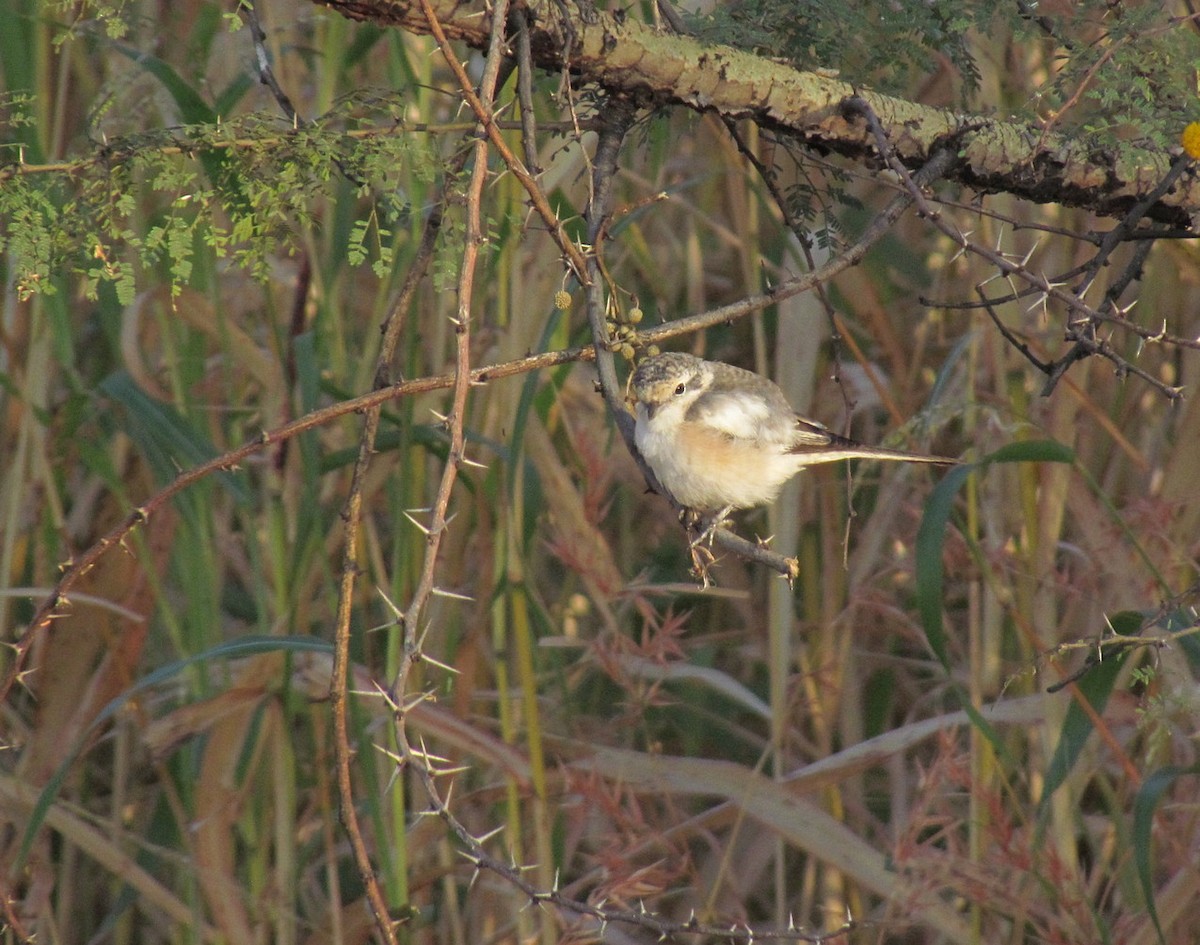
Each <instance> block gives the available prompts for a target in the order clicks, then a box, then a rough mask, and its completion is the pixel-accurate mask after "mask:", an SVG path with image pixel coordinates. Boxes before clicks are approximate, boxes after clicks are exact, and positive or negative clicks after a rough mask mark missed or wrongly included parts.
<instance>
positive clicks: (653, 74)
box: [327, 0, 1200, 228]
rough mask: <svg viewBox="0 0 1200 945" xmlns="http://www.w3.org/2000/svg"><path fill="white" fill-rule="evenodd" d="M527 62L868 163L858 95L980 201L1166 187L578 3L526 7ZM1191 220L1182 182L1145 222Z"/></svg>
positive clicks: (1124, 203) (479, 29) (487, 17)
mask: <svg viewBox="0 0 1200 945" xmlns="http://www.w3.org/2000/svg"><path fill="white" fill-rule="evenodd" d="M327 5H328V6H329V7H331V8H333V9H334V10H337V11H338V12H340V13H342V14H343V15H345V16H347V17H351V18H353V19H358V20H369V21H371V22H374V23H377V24H379V25H394V26H398V27H400V28H402V29H405V30H409V31H411V32H415V33H427V32H428V31H429V25H428V21H427V20H426V18H425V16H424V14H423V13H422V11H421V8H420V6H419V4H418V3H417V2H416V0H330V2H329V3H328V4H327ZM516 7H517V8H518V9H521V10H523V11H524V12H525V15H526V18H527V20H528V24H529V26H528V29H529V45H530V51H531V55H532V57H533V61H534V63H535V64H536V65H538V66H540V67H541V68H544V69H548V70H561V69H567V70H569V71H570V72H572V73H573V74H575V75H577V76H578V77H579V78H580V79H582V80H583V81H585V82H591V83H595V84H596V85H599V86H601V87H603V88H604V89H605V90H606V91H608V92H610V93H620V94H624V95H630V96H636V97H638V98H640V99H641V100H643V101H645V102H646V103H647V104H654V105H664V104H672V103H673V104H677V105H684V106H688V107H691V108H696V109H701V110H706V111H713V112H716V113H718V114H720V115H722V116H724V117H729V118H749V119H753V120H755V121H756V122H758V123H759V124H760V125H761V126H762V127H764V128H767V129H770V130H772V131H774V132H775V133H777V134H779V135H782V136H784V137H787V138H790V139H792V140H794V141H796V142H797V143H804V144H809V145H812V146H814V147H818V148H821V149H824V150H828V151H834V152H837V153H840V154H843V155H846V156H849V157H851V158H855V159H859V160H871V161H874V160H877V158H878V155H877V152H876V151H875V145H874V140H873V136H872V134H871V131H870V129H869V128H868V127H867V124H866V122H865V121H863V120H862V117H861V115H860V114H858V113H856V112H855V111H854V110H852V109H851V110H847V109H846V108H845V107H844V103H846V102H847V101H849V100H851V99H853V98H855V97H861V98H862V99H864V100H865V101H867V102H868V103H869V105H870V107H871V109H872V111H873V112H874V113H875V114H876V115H878V116H879V119H880V121H881V122H882V123H883V125H884V127H885V128H886V130H887V134H888V140H889V141H890V142H891V143H892V148H893V150H894V152H895V154H896V156H897V157H898V158H899V159H900V160H901V161H903V162H904V164H905V166H907V167H908V168H910V169H914V168H917V167H920V166H921V165H922V164H924V163H925V162H926V161H927V160H928V159H929V157H930V155H931V154H933V153H934V152H935V151H937V150H938V149H939V148H942V147H945V146H947V145H952V146H953V148H954V151H955V154H956V159H955V161H954V164H953V167H951V169H950V170H949V172H948V173H947V175H946V176H947V178H948V179H951V180H956V181H958V182H959V183H961V184H965V185H967V186H969V187H973V188H975V189H977V190H980V191H988V192H1005V193H1010V194H1013V195H1015V196H1018V197H1021V198H1024V199H1026V200H1032V201H1035V202H1038V203H1059V204H1064V205H1067V206H1075V207H1085V208H1087V209H1089V210H1091V211H1093V212H1094V213H1097V214H1101V215H1104V216H1121V215H1123V214H1124V213H1125V212H1126V211H1128V210H1129V208H1130V207H1131V206H1133V205H1134V204H1136V203H1137V202H1138V201H1139V200H1140V199H1142V198H1143V197H1144V196H1145V195H1146V194H1149V193H1151V192H1152V191H1153V190H1154V188H1155V186H1156V185H1157V184H1158V183H1159V182H1160V181H1161V180H1162V179H1163V178H1164V177H1165V175H1166V174H1167V172H1168V170H1169V168H1170V165H1171V159H1172V155H1171V154H1168V153H1166V152H1164V151H1157V150H1150V149H1147V148H1144V147H1140V146H1137V145H1133V144H1121V145H1113V146H1109V147H1096V146H1094V144H1093V143H1091V142H1089V141H1087V140H1085V139H1083V138H1078V137H1069V136H1066V135H1061V134H1056V133H1046V132H1045V130H1044V129H1043V128H1041V127H1038V126H1036V125H1032V124H1028V125H1026V124H1019V123H1013V122H1005V121H1000V120H997V119H993V118H987V117H980V116H973V115H967V114H961V113H957V112H953V111H951V110H948V109H942V108H931V107H929V106H925V105H921V104H918V103H915V102H909V101H906V100H903V99H898V98H893V97H889V96H886V95H879V94H875V93H872V92H870V91H867V90H864V89H858V88H855V87H854V86H852V85H850V84H848V83H846V82H843V81H840V80H839V79H837V78H833V77H830V76H827V75H825V74H823V73H818V72H805V71H802V70H800V69H796V68H793V67H792V66H789V65H785V64H782V63H779V62H775V61H772V60H770V59H767V58H765V57H762V56H757V55H755V54H753V53H750V52H745V51H742V50H737V49H733V48H731V47H728V46H716V45H708V44H704V43H700V42H697V41H696V40H694V39H691V38H688V37H685V36H678V35H670V34H666V33H662V32H659V31H657V30H655V29H654V28H653V27H651V26H648V25H646V24H644V23H641V22H638V21H636V20H634V19H633V18H631V17H630V18H622V19H620V20H618V19H617V18H615V17H613V16H611V15H610V14H607V13H603V12H600V11H597V10H594V9H592V8H591V5H590V4H588V3H580V4H573V5H572V4H560V3H555V2H553V0H525V2H523V3H521V4H518V5H516ZM490 9H491V8H490V5H488V4H486V3H484V2H481V0H470V2H456V0H435V2H434V3H433V10H434V13H435V14H436V16H437V19H438V21H439V22H440V23H441V24H442V26H443V28H444V29H445V32H446V34H447V36H449V37H451V38H454V39H459V40H462V41H463V42H465V43H467V44H469V45H471V46H473V47H475V48H480V49H482V48H484V47H485V46H486V44H487V40H488V33H489V29H490V22H491V14H490ZM1197 214H1200V181H1198V180H1197V179H1196V177H1195V175H1194V174H1188V175H1185V176H1184V178H1183V179H1181V180H1180V181H1178V182H1177V183H1176V185H1175V186H1174V187H1173V188H1172V189H1171V190H1170V192H1169V193H1166V194H1164V195H1163V196H1162V197H1161V198H1160V199H1158V200H1157V201H1155V203H1154V205H1153V206H1152V207H1151V208H1150V209H1149V211H1148V212H1147V213H1146V216H1148V217H1150V218H1151V219H1155V220H1158V221H1160V222H1164V223H1169V224H1171V225H1173V226H1181V227H1189V228H1191V227H1192V225H1193V218H1195V217H1196V216H1197Z"/></svg>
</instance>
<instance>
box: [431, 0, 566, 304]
mask: <svg viewBox="0 0 1200 945" xmlns="http://www.w3.org/2000/svg"><path fill="white" fill-rule="evenodd" d="M420 6H421V11H422V13H423V14H424V15H425V19H426V20H427V21H428V23H429V32H430V34H431V35H432V36H433V38H434V39H435V40H436V41H437V44H438V48H439V49H441V51H442V55H443V56H444V57H445V59H446V64H447V65H448V66H449V67H450V71H451V72H453V73H454V76H455V78H456V79H458V84H459V87H460V88H461V89H462V93H463V98H465V99H466V102H467V105H469V106H470V108H471V111H473V112H474V113H475V117H476V118H477V119H478V120H479V123H480V125H482V126H483V130H484V132H485V133H486V134H487V137H488V140H489V141H491V143H492V146H493V147H495V149H496V153H497V154H499V155H500V159H501V160H502V161H504V164H505V166H506V167H507V168H508V169H509V171H510V172H511V173H512V175H513V176H514V177H515V178H516V179H517V181H518V182H519V183H520V184H521V186H522V187H524V188H525V192H526V193H527V194H529V200H530V202H531V203H532V204H533V208H534V210H536V211H537V214H538V216H540V217H541V218H542V222H544V223H545V224H546V226H547V228H548V229H549V230H550V235H551V237H553V239H554V242H555V243H556V244H558V248H559V250H560V251H561V252H562V254H563V256H564V257H565V258H566V260H567V262H568V263H570V265H571V269H572V270H573V271H574V273H575V276H576V278H577V279H579V281H580V282H581V283H582V284H584V285H587V280H588V275H587V260H586V259H585V258H584V254H583V251H582V250H581V249H580V248H579V247H578V246H576V245H575V244H574V243H572V242H571V238H570V237H569V236H568V235H567V232H566V230H564V229H563V225H562V222H561V221H560V220H559V219H558V215H557V214H556V213H555V212H554V208H553V207H551V206H550V201H549V200H548V199H547V198H546V194H545V192H544V191H543V190H542V188H541V186H540V185H539V184H538V182H537V181H536V180H534V178H533V176H532V175H531V174H530V173H529V171H528V170H527V169H526V168H525V165H523V164H522V163H521V161H520V160H519V159H518V158H517V156H516V155H515V154H513V152H512V148H510V147H509V146H508V142H507V141H505V140H504V136H503V135H502V134H501V133H500V129H499V128H498V127H497V126H496V119H495V116H494V115H493V114H492V110H491V108H490V107H489V106H488V105H485V104H484V102H483V101H482V100H481V99H480V97H479V95H477V94H476V92H475V86H474V84H473V83H472V82H471V77H470V76H468V75H467V70H466V69H464V68H463V65H462V63H461V62H459V61H458V57H457V56H455V55H454V48H453V47H452V46H451V45H450V40H449V39H447V38H446V32H445V30H443V29H442V24H441V23H439V22H438V18H437V15H436V14H435V13H434V11H433V6H432V5H431V4H430V3H429V0H420ZM494 18H495V14H494V12H493V19H494ZM504 22H505V17H503V16H501V17H500V23H501V24H503V23H504ZM494 30H495V26H494V25H493V32H494Z"/></svg>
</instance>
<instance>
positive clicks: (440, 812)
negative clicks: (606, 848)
mask: <svg viewBox="0 0 1200 945" xmlns="http://www.w3.org/2000/svg"><path fill="white" fill-rule="evenodd" d="M393 711H396V712H399V708H398V707H396V706H393ZM443 761H444V759H441V758H438V757H436V756H434V755H432V754H430V753H429V751H428V750H427V749H426V748H425V747H424V746H423V745H422V746H421V748H420V750H417V749H415V748H411V747H410V749H409V753H408V755H407V756H406V757H405V759H404V762H405V764H407V765H408V767H409V768H410V769H411V770H412V771H414V773H415V774H416V775H417V778H418V779H419V780H420V781H421V784H422V785H423V787H424V788H425V791H426V793H427V794H428V795H429V801H430V807H429V810H428V811H427V812H426V813H427V814H431V815H434V816H436V817H438V818H439V819H440V820H441V821H442V823H444V824H445V825H446V827H447V828H448V829H449V830H450V832H451V833H453V834H454V836H455V837H457V838H458V840H459V842H460V843H462V845H463V847H464V848H465V850H463V851H461V854H462V856H463V857H464V858H465V859H466V861H467V862H468V863H470V864H471V865H472V866H473V867H474V870H475V874H476V875H478V874H479V873H480V872H481V871H483V870H487V871H488V872H491V873H495V874H496V875H498V876H501V877H503V878H504V879H505V880H506V881H507V882H509V883H511V884H512V885H513V886H515V887H516V888H517V889H519V890H521V891H522V892H523V893H525V895H527V896H528V897H529V902H530V904H531V905H537V906H554V907H555V908H556V909H559V910H560V911H562V912H567V913H574V914H575V915H579V916H583V917H587V918H590V919H593V920H594V921H595V923H596V925H597V928H596V929H595V930H594V931H596V932H597V933H598V934H599V935H601V936H603V934H604V930H605V927H606V926H608V925H610V924H621V925H631V926H636V927H638V928H643V929H647V930H649V931H650V932H653V933H655V934H657V935H658V936H659V937H660V940H665V939H667V938H668V937H670V936H675V935H688V936H693V935H694V936H699V937H703V938H715V939H721V940H724V941H729V942H746V943H750V945H752V943H753V942H755V941H772V942H779V941H785V942H789V941H792V942H794V941H801V942H813V943H817V945H820V943H823V942H830V941H834V940H835V939H839V938H842V937H843V936H845V935H848V934H849V933H850V932H852V931H854V930H856V929H860V928H863V927H864V926H863V925H861V924H860V923H858V922H855V921H854V920H853V919H847V921H846V922H845V923H843V924H842V925H841V926H840V927H838V928H836V929H834V930H833V931H831V932H824V933H820V932H809V931H806V930H803V929H800V928H798V927H796V926H795V924H794V923H793V924H789V927H788V928H786V929H756V928H752V927H750V926H749V925H746V924H745V923H738V924H734V925H730V926H718V925H712V924H709V923H702V922H700V921H698V920H697V919H696V917H695V916H694V915H693V916H692V917H691V918H689V919H688V920H687V921H686V922H677V921H673V920H669V919H663V918H661V917H659V916H657V915H655V914H654V913H652V912H650V911H648V910H647V909H646V908H645V907H644V906H643V907H641V908H640V909H637V910H632V909H614V908H612V907H610V906H608V905H607V904H605V903H603V902H602V903H598V904H594V903H590V902H583V901H580V900H578V899H571V898H569V897H567V896H565V895H563V894H562V893H561V892H559V891H558V889H557V888H555V889H550V890H546V889H539V888H538V887H537V886H535V885H534V884H533V883H531V882H530V881H529V880H527V879H525V877H524V876H523V875H522V872H523V869H522V867H521V866H519V865H517V864H515V863H508V862H505V861H504V860H500V859H498V858H496V857H494V856H492V855H491V854H490V853H488V852H487V850H486V849H485V848H484V846H483V840H481V839H480V838H478V837H476V836H475V835H474V834H472V833H471V832H470V831H469V830H468V829H467V828H466V826H465V825H464V824H463V823H462V822H461V821H460V820H459V819H458V818H457V817H455V816H454V814H453V813H452V812H451V811H450V808H449V805H448V803H447V801H446V798H445V797H443V795H442V792H441V791H440V790H439V788H438V786H437V779H438V778H439V777H444V776H448V777H452V776H453V775H454V774H456V773H457V771H456V770H455V769H447V770H439V769H438V767H437V765H438V764H439V763H441V762H443ZM447 793H449V792H447ZM483 839H486V838H483ZM472 881H474V880H473V879H472Z"/></svg>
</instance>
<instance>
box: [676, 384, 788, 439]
mask: <svg viewBox="0 0 1200 945" xmlns="http://www.w3.org/2000/svg"><path fill="white" fill-rule="evenodd" d="M783 408H784V409H783V410H782V411H781V410H780V405H779V404H775V403H772V402H771V401H770V400H769V399H768V398H766V397H764V396H762V395H760V394H759V393H758V392H756V391H744V390H736V389H725V390H715V389H714V390H708V391H705V393H704V394H703V395H702V396H701V397H700V398H698V399H697V400H696V402H695V403H694V404H692V406H691V408H690V409H689V410H688V413H687V419H688V420H689V421H691V422H695V423H702V424H704V426H706V427H708V428H709V429H712V430H715V431H717V432H719V433H723V434H724V435H725V436H728V437H732V438H733V439H737V440H759V441H762V440H770V441H775V442H779V443H787V442H789V441H790V440H791V438H792V437H793V436H794V434H793V432H792V427H791V422H790V418H791V408H790V407H788V406H787V404H786V401H785V402H784V405H783Z"/></svg>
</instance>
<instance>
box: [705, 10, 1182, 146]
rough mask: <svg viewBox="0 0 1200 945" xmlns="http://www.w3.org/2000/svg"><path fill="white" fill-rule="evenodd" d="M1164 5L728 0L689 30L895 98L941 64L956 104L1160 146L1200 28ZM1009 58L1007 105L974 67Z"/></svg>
mask: <svg viewBox="0 0 1200 945" xmlns="http://www.w3.org/2000/svg"><path fill="white" fill-rule="evenodd" d="M1166 6H1167V5H1164V4H1157V3H1144V4H1123V3H1112V2H1109V0H1080V2H1077V3H1074V4H1070V5H1059V6H1057V7H1056V8H1055V10H1054V12H1045V13H1043V12H1042V11H1041V10H1040V8H1039V6H1038V4H1037V3H1036V2H1016V3H1012V4H996V3H994V2H985V0H888V2H880V0H736V2H733V3H729V4H725V5H722V6H718V7H716V8H715V9H714V10H713V11H712V12H711V13H709V14H706V15H704V16H697V17H693V18H692V21H691V23H690V26H691V27H692V28H693V29H694V30H695V31H696V33H697V35H698V36H699V37H700V38H702V39H705V40H708V41H711V42H721V43H727V44H730V45H734V46H740V47H742V48H748V49H755V50H757V51H759V52H762V53H764V54H766V55H770V56H774V57H778V58H784V59H788V60H791V61H792V62H794V63H796V64H797V66H798V67H800V68H804V69H827V70H835V71H836V72H837V73H838V75H839V76H840V77H841V78H843V79H845V80H846V81H848V82H851V83H854V84H856V85H864V86H868V87H871V88H874V89H876V90H879V91H883V92H889V93H892V94H897V95H901V96H905V97H911V96H912V95H913V94H914V92H918V90H919V89H920V88H921V83H922V80H924V79H927V78H929V77H930V76H932V75H934V74H935V73H937V72H941V71H944V70H945V69H946V67H950V68H951V69H952V70H953V74H954V76H955V85H956V90H957V98H958V102H957V104H958V105H960V106H962V107H971V108H976V109H982V110H985V111H986V110H993V109H995V110H1000V109H1008V110H1010V111H1011V113H1012V114H1013V115H1014V116H1015V117H1017V118H1019V119H1023V120H1036V119H1038V118H1041V119H1043V120H1049V121H1052V122H1054V123H1055V125H1056V126H1058V127H1059V128H1060V129H1063V130H1070V131H1074V132H1077V133H1080V134H1086V135H1090V136H1093V137H1094V138H1096V140H1097V143H1098V144H1102V145H1103V144H1111V143H1113V142H1115V141H1117V140H1122V139H1124V140H1128V139H1130V138H1136V139H1139V140H1141V141H1143V142H1145V143H1148V144H1152V145H1156V146H1165V145H1167V144H1169V143H1171V142H1172V141H1174V140H1175V138H1176V137H1177V136H1178V133H1179V129H1180V128H1181V127H1182V126H1183V124H1186V122H1187V121H1189V120H1191V118H1193V117H1195V112H1196V108H1195V99H1196V81H1195V74H1196V69H1197V65H1198V64H1200V31H1198V30H1197V29H1196V27H1195V25H1194V24H1192V23H1190V22H1188V21H1187V20H1186V18H1181V17H1173V16H1171V11H1170V10H1169V9H1167V8H1166ZM1010 56H1015V57H1018V58H1019V59H1020V60H1021V61H1022V63H1023V70H1024V71H1023V72H1020V73H1018V74H1019V75H1020V76H1021V78H1022V80H1023V81H1024V82H1025V83H1027V84H1026V85H1024V86H1023V87H1022V88H1013V89H1009V90H1006V91H1008V92H1009V93H1011V96H1010V98H1009V100H1007V101H996V100H995V99H994V98H990V97H989V98H987V99H985V98H984V97H983V95H982V94H981V89H980V86H979V82H980V69H979V65H978V63H979V62H980V61H981V58H984V57H988V58H993V59H999V58H1003V57H1010ZM1189 116H1190V117H1189Z"/></svg>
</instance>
